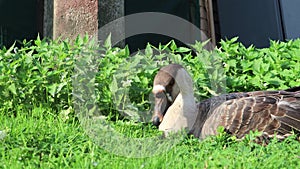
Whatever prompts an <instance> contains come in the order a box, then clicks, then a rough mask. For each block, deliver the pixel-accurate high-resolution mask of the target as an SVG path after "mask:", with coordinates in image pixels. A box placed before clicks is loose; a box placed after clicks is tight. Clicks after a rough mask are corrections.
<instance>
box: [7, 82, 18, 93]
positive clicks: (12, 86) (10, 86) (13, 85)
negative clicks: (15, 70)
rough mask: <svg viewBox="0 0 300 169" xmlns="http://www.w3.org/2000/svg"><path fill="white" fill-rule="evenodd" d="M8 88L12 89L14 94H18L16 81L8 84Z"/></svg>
mask: <svg viewBox="0 0 300 169" xmlns="http://www.w3.org/2000/svg"><path fill="white" fill-rule="evenodd" d="M8 90H9V91H11V92H12V93H13V94H14V95H17V90H16V85H15V84H14V83H12V84H11V85H9V86H8Z"/></svg>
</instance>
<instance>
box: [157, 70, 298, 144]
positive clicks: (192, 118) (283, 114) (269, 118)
mask: <svg viewBox="0 0 300 169" xmlns="http://www.w3.org/2000/svg"><path fill="white" fill-rule="evenodd" d="M152 92H153V94H154V96H155V108H154V114H153V117H152V121H153V124H154V125H156V126H159V130H161V131H164V133H165V134H166V135H167V134H168V133H169V132H176V131H179V130H181V129H187V130H188V131H189V133H190V134H193V135H194V136H195V137H199V138H201V139H203V138H205V137H207V136H209V135H215V134H217V128H218V127H219V126H223V127H224V129H225V131H226V132H228V133H229V134H232V135H235V136H236V137H237V138H243V137H244V136H245V134H247V133H249V132H250V131H256V130H257V131H259V132H262V133H263V135H262V136H263V138H272V137H274V136H276V137H277V138H279V139H284V138H285V137H287V136H289V135H290V134H291V133H292V131H295V132H299V131H300V87H295V88H291V89H287V90H280V91H255V92H240V93H230V94H224V95H221V96H217V97H212V98H210V99H207V100H204V101H202V102H200V103H198V104H196V103H195V100H194V95H193V82H192V79H191V77H190V76H189V74H188V73H187V71H186V70H185V69H184V68H183V67H182V66H181V65H178V64H170V65H168V66H165V67H163V68H161V69H160V70H159V71H158V73H157V75H156V76H155V79H154V85H153V90H152Z"/></svg>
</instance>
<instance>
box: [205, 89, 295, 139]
mask: <svg viewBox="0 0 300 169" xmlns="http://www.w3.org/2000/svg"><path fill="white" fill-rule="evenodd" d="M210 111H211V112H210V113H209V114H211V115H210V116H209V117H208V119H207V120H206V121H205V123H204V125H203V127H202V131H201V137H202V138H204V137H206V136H208V135H214V134H217V133H216V132H217V131H216V130H217V128H218V127H219V126H224V128H225V130H226V131H227V132H228V133H230V134H232V135H235V136H237V138H243V137H244V136H245V134H248V133H249V132H250V131H256V130H257V131H259V132H263V134H264V135H266V136H267V137H273V136H274V133H276V136H277V137H278V138H285V137H286V136H288V135H289V134H291V132H292V131H293V130H294V131H296V132H297V131H298V132H299V131H300V92H298V91H295V90H293V91H291V92H290V91H288V90H286V91H264V92H249V93H244V94H240V95H239V94H238V97H233V98H232V99H229V100H227V101H225V102H223V103H221V104H220V105H218V106H217V107H215V108H211V109H210Z"/></svg>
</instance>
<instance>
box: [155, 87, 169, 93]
mask: <svg viewBox="0 0 300 169" xmlns="http://www.w3.org/2000/svg"><path fill="white" fill-rule="evenodd" d="M161 91H166V88H165V87H164V86H162V85H155V86H154V87H153V89H152V92H153V93H158V92H161Z"/></svg>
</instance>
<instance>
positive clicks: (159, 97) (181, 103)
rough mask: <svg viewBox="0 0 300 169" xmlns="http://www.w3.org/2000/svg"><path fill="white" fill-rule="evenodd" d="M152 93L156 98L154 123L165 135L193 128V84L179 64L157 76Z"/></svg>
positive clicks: (167, 68)
mask: <svg viewBox="0 0 300 169" xmlns="http://www.w3.org/2000/svg"><path fill="white" fill-rule="evenodd" d="M152 93H153V95H154V97H155V106H154V113H153V116H152V122H153V124H154V125H155V126H159V130H161V131H164V132H165V134H166V133H168V132H170V131H175V132H176V131H178V130H181V129H185V128H189V129H190V128H191V127H192V125H193V123H194V121H195V119H196V116H197V114H196V112H197V111H196V110H197V109H196V103H195V100H194V93H193V82H192V79H191V77H190V75H189V74H188V72H187V71H186V70H185V69H184V68H183V67H182V66H181V65H179V64H170V65H167V66H165V67H162V68H161V69H160V70H159V71H158V73H157V74H156V76H155V78H154V82H153V90H152Z"/></svg>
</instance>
